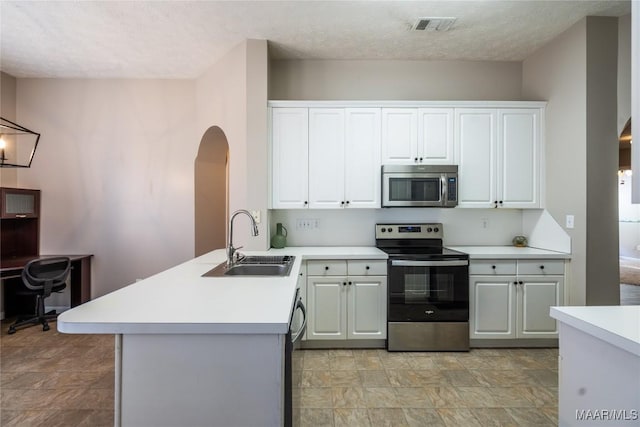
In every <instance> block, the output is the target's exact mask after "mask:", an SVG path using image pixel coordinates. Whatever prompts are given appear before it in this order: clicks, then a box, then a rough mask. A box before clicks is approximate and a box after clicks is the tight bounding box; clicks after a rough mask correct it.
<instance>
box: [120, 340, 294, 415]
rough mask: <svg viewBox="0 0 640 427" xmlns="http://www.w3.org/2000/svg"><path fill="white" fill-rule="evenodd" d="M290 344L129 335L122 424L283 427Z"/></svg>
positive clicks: (123, 352) (122, 367) (123, 353)
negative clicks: (285, 369) (285, 363)
mask: <svg viewBox="0 0 640 427" xmlns="http://www.w3.org/2000/svg"><path fill="white" fill-rule="evenodd" d="M284 338H285V336H284V335H233V334H228V335H225V334H220V335H161V334H152V335H133V334H129V335H123V336H122V345H121V357H119V358H116V360H117V361H118V363H119V366H116V375H117V376H119V378H120V380H121V388H120V396H119V398H117V399H116V414H120V416H119V419H118V418H116V425H118V423H119V422H120V425H122V426H123V427H126V426H136V427H143V426H153V427H160V426H178V425H179V426H183V427H189V426H193V427H200V426H205V425H206V426H229V427H232V426H243V427H250V426H261V427H262V426H281V425H282V424H283V413H284V412H283V396H284V395H283V390H284V382H283V379H284V378H283V357H284ZM118 406H119V407H118Z"/></svg>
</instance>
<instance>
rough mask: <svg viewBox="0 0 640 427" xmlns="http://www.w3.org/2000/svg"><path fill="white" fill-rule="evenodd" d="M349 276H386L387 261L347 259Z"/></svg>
mask: <svg viewBox="0 0 640 427" xmlns="http://www.w3.org/2000/svg"><path fill="white" fill-rule="evenodd" d="M347 269H348V272H349V275H350V276H386V275H387V262H386V261H383V260H370V259H357V260H356V259H353V260H349V261H347Z"/></svg>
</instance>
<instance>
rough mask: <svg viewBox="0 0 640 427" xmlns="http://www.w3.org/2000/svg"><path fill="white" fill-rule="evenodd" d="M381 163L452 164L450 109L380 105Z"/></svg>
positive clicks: (451, 110) (451, 113)
mask: <svg viewBox="0 0 640 427" xmlns="http://www.w3.org/2000/svg"><path fill="white" fill-rule="evenodd" d="M382 163H383V164H421V163H422V164H453V163H454V139H453V108H383V109H382Z"/></svg>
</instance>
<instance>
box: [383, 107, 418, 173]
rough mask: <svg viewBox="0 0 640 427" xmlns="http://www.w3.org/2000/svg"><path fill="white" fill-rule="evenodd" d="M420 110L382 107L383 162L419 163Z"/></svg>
mask: <svg viewBox="0 0 640 427" xmlns="http://www.w3.org/2000/svg"><path fill="white" fill-rule="evenodd" d="M417 153H418V110H417V109H416V108H383V109H382V163H383V164H408V163H417V160H416V159H417Z"/></svg>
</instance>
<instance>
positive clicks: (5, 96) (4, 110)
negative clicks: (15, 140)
mask: <svg viewBox="0 0 640 427" xmlns="http://www.w3.org/2000/svg"><path fill="white" fill-rule="evenodd" d="M16 86H17V82H16V78H15V77H13V76H10V75H9V74H7V73H3V72H0V116H1V117H4V118H5V119H9V120H11V121H12V122H16ZM16 123H17V122H16ZM27 127H29V126H28V125H27ZM17 182H18V170H17V169H15V168H0V187H15V186H16V185H17ZM0 250H2V248H0Z"/></svg>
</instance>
